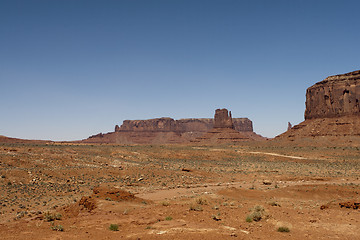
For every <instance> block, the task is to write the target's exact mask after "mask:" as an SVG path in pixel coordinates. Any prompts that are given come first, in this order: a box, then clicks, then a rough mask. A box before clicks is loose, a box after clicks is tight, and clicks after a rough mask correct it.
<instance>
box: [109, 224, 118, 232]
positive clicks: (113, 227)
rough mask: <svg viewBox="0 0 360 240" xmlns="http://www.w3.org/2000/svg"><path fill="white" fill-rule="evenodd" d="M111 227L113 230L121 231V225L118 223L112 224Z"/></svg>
mask: <svg viewBox="0 0 360 240" xmlns="http://www.w3.org/2000/svg"><path fill="white" fill-rule="evenodd" d="M109 229H110V230H111V231H119V225H118V224H110V226H109Z"/></svg>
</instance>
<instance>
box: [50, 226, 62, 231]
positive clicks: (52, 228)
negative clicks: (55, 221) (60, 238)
mask: <svg viewBox="0 0 360 240" xmlns="http://www.w3.org/2000/svg"><path fill="white" fill-rule="evenodd" d="M51 230H53V231H59V232H63V231H64V227H63V226H61V225H56V226H53V227H51Z"/></svg>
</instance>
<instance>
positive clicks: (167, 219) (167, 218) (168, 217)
mask: <svg viewBox="0 0 360 240" xmlns="http://www.w3.org/2000/svg"><path fill="white" fill-rule="evenodd" d="M165 220H166V221H171V220H173V218H172V217H171V216H167V217H166V218H165Z"/></svg>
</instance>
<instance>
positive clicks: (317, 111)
mask: <svg viewBox="0 0 360 240" xmlns="http://www.w3.org/2000/svg"><path fill="white" fill-rule="evenodd" d="M359 99H360V71H354V72H350V73H346V74H342V75H335V76H330V77H327V78H325V79H324V80H323V81H321V82H318V83H316V84H315V85H313V86H311V87H309V88H308V89H307V91H306V111H305V120H306V119H314V118H329V117H342V116H353V115H358V116H359V115H360V103H359Z"/></svg>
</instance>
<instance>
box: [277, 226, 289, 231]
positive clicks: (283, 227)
mask: <svg viewBox="0 0 360 240" xmlns="http://www.w3.org/2000/svg"><path fill="white" fill-rule="evenodd" d="M277 231H278V232H290V229H289V228H288V227H285V226H281V227H279V228H278V229H277Z"/></svg>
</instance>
